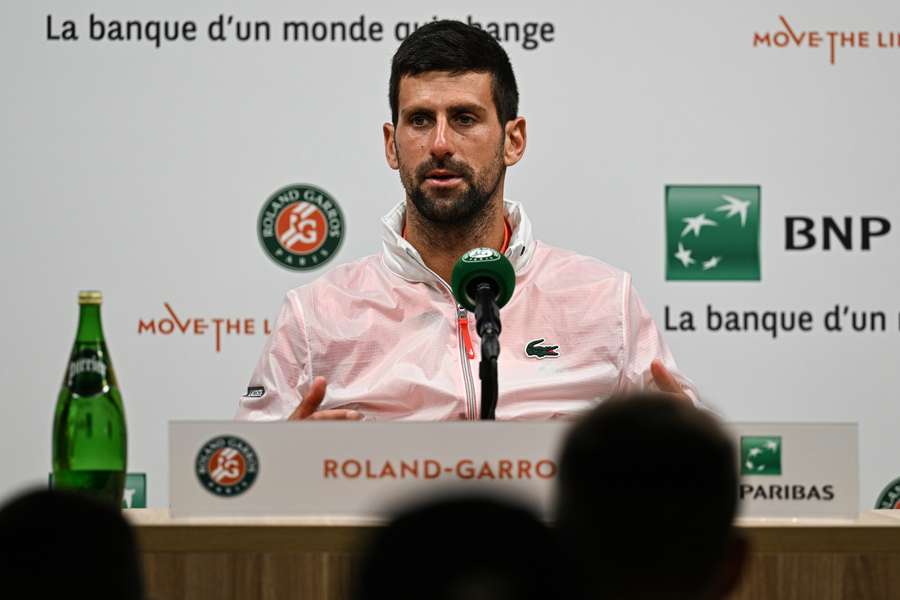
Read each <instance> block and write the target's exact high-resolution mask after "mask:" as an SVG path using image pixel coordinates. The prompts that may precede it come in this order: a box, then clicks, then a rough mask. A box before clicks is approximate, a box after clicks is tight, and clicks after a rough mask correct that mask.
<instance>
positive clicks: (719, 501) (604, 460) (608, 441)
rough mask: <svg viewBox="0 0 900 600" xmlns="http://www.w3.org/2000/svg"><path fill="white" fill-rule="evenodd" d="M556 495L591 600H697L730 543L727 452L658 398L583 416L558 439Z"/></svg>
mask: <svg viewBox="0 0 900 600" xmlns="http://www.w3.org/2000/svg"><path fill="white" fill-rule="evenodd" d="M558 486H559V487H558V490H557V492H558V493H557V524H558V528H559V530H560V534H561V537H562V539H563V540H564V545H565V546H566V547H567V548H568V549H569V551H570V552H571V553H572V556H573V560H575V562H577V563H580V570H581V573H582V581H583V585H584V587H585V588H587V589H589V590H591V591H592V592H591V593H592V594H595V595H597V596H598V597H609V598H619V597H629V598H644V597H658V596H660V594H661V596H662V597H666V598H700V597H703V594H705V593H707V592H708V591H709V587H710V585H711V581H712V580H713V579H714V575H715V574H716V573H717V572H718V567H719V566H720V565H721V564H723V563H724V561H725V558H726V556H728V550H729V548H730V547H731V543H732V541H734V539H735V537H734V536H735V530H734V525H733V521H734V517H735V513H736V510H737V487H738V476H737V458H736V451H735V447H734V443H733V441H732V440H731V437H730V436H729V435H728V434H727V433H726V432H725V431H724V429H723V428H722V427H721V426H720V425H719V423H718V421H717V420H716V419H715V418H714V417H713V416H712V415H710V414H709V413H707V412H705V411H703V410H699V409H696V408H694V407H693V406H691V405H690V403H688V402H686V401H680V400H674V399H672V398H671V397H669V396H666V395H664V394H659V393H640V394H635V395H631V396H620V397H615V398H612V399H610V400H607V401H606V402H604V403H603V404H601V405H600V406H598V407H597V408H595V409H594V410H593V411H592V412H590V413H588V414H587V415H586V416H585V417H584V418H583V420H582V421H580V422H579V423H577V424H576V425H575V426H574V427H573V429H572V431H571V432H570V434H569V436H568V438H567V439H566V442H565V444H564V447H563V452H562V457H561V459H560V464H559V477H558Z"/></svg>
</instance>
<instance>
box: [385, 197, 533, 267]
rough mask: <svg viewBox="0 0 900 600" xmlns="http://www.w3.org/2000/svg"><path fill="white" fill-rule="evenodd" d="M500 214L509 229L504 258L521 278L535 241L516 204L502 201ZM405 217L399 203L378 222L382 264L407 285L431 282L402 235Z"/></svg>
mask: <svg viewBox="0 0 900 600" xmlns="http://www.w3.org/2000/svg"><path fill="white" fill-rule="evenodd" d="M503 211H504V213H505V214H506V221H507V222H508V223H509V226H510V228H511V229H512V235H510V238H509V247H508V248H507V249H506V252H505V255H506V258H508V259H509V262H510V263H512V266H513V269H514V270H515V272H516V275H521V274H523V273H524V271H525V270H526V269H527V267H528V265H529V264H530V263H531V257H532V256H533V255H534V248H535V240H534V236H533V234H532V232H531V221H530V220H529V219H528V215H526V214H525V209H524V208H522V204H521V203H519V202H513V201H512V200H506V199H504V200H503ZM405 215H406V202H405V201H401V202H400V203H399V204H397V205H396V206H394V208H392V209H391V211H390V212H389V213H388V214H386V215H385V216H384V217H382V219H381V225H382V227H381V245H382V248H383V251H382V258H383V259H384V264H385V266H387V268H388V269H390V270H391V271H393V272H394V273H395V274H396V275H398V276H400V277H402V278H403V279H406V280H408V281H434V279H435V274H434V272H432V271H431V270H430V269H429V268H428V267H426V266H425V262H424V261H423V260H422V256H421V255H420V254H419V251H418V250H416V249H415V248H413V245H412V244H410V243H409V242H408V241H406V240H405V239H403V236H402V235H401V232H402V230H403V220H404V218H405Z"/></svg>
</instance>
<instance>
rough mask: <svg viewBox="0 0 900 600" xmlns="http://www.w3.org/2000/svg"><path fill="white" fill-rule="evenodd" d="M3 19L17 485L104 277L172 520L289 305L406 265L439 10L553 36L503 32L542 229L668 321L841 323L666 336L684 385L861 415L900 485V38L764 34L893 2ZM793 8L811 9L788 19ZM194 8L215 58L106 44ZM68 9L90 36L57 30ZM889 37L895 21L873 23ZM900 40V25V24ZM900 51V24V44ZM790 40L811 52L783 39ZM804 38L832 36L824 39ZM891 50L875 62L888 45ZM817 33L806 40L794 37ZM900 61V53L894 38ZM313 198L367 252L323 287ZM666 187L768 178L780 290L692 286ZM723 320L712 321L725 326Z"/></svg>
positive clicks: (828, 25)
mask: <svg viewBox="0 0 900 600" xmlns="http://www.w3.org/2000/svg"><path fill="white" fill-rule="evenodd" d="M432 4H433V6H430V5H428V3H420V2H412V1H404V2H390V3H388V2H384V3H380V4H378V5H375V4H371V3H365V2H361V1H359V0H356V1H354V2H331V3H300V2H292V1H290V0H269V1H267V2H259V1H257V2H250V1H249V0H248V1H246V2H207V3H201V2H194V3H183V2H176V1H174V0H165V1H162V0H160V1H156V2H152V3H151V2H121V1H116V2H112V1H107V0H93V1H88V2H78V3H73V2H62V1H59V2H48V1H43V0H35V1H30V2H15V3H14V2H6V3H4V4H3V5H2V8H0V48H2V52H0V81H2V94H0V98H2V100H0V102H2V117H0V118H2V121H0V122H2V133H3V135H2V139H3V144H2V160H0V193H2V197H3V207H4V218H2V219H0V235H2V244H3V246H2V248H3V252H2V261H3V271H2V273H3V278H4V282H5V286H4V288H5V291H4V293H3V294H2V295H0V315H2V317H0V318H2V326H3V343H2V344H0V365H2V367H0V368H2V381H3V382H4V384H5V389H4V392H5V394H4V400H3V402H2V408H0V439H2V445H3V447H4V448H5V449H6V451H7V456H8V457H9V456H12V457H13V458H12V460H8V461H7V463H6V464H7V467H6V469H5V473H6V476H5V477H4V478H3V480H2V482H0V496H6V495H8V494H9V493H12V492H13V491H14V490H17V489H20V488H21V487H22V486H24V485H26V484H28V483H41V482H45V481H46V474H47V471H48V470H49V466H50V432H51V425H52V412H53V407H54V403H55V400H56V395H57V393H58V390H59V386H60V381H61V379H62V374H63V370H64V369H65V366H66V361H67V356H68V352H69V350H70V348H71V344H72V341H73V339H74V333H75V326H76V320H77V305H76V297H77V292H78V290H80V289H93V288H96V289H100V290H102V291H103V292H104V296H105V302H104V308H103V310H104V314H103V317H104V327H105V331H106V336H107V340H108V343H109V347H110V352H111V355H112V358H113V361H114V365H115V368H116V370H117V373H118V376H119V379H120V382H121V387H122V392H123V397H124V400H125V405H126V412H127V417H128V427H129V437H130V444H129V452H130V456H129V463H130V464H129V467H130V470H132V471H143V472H146V473H147V474H148V477H149V481H148V495H149V502H150V504H151V505H165V504H166V503H167V497H168V490H167V459H166V452H165V451H164V448H165V445H166V439H165V436H166V423H167V422H168V421H169V420H171V419H228V418H231V417H232V415H233V414H234V411H235V407H236V402H237V398H238V397H239V396H240V395H241V394H242V393H243V392H244V390H245V388H246V384H247V380H248V378H249V375H250V372H251V370H252V367H253V365H254V364H255V361H256V359H257V358H258V355H259V352H260V350H261V349H262V346H263V343H264V336H263V335H262V333H261V329H262V323H263V320H264V319H266V318H269V319H271V318H273V317H274V315H275V311H276V309H277V308H278V306H279V305H280V302H281V298H282V295H283V293H284V292H285V290H287V289H289V288H291V287H294V286H297V285H301V284H303V283H305V282H307V281H310V280H311V279H312V278H315V277H317V276H319V275H320V274H321V273H322V272H324V271H327V269H328V268H331V267H333V265H334V264H338V263H341V262H345V261H350V260H353V259H356V258H358V257H360V256H363V255H366V254H370V253H373V252H377V251H379V250H380V242H379V225H378V220H379V218H380V216H381V215H382V214H383V213H385V212H386V211H387V210H388V209H389V207H391V206H392V205H393V204H394V203H395V202H397V201H398V200H400V199H401V198H402V188H401V186H400V183H399V179H398V177H397V175H396V173H395V172H393V171H391V170H389V169H388V167H387V166H386V164H385V161H384V157H383V150H382V137H381V124H382V123H383V122H384V121H386V120H388V119H389V118H390V113H389V109H388V104H387V79H388V74H389V62H390V58H391V55H392V53H393V51H394V50H395V48H396V46H397V44H398V42H396V41H395V40H394V39H393V26H394V24H395V23H397V22H398V21H420V22H421V21H424V20H429V19H430V18H431V17H432V16H433V15H438V16H441V17H450V18H463V19H465V18H466V16H467V15H470V14H471V15H473V18H475V19H476V20H478V21H480V22H483V23H484V22H488V21H500V22H505V21H517V22H520V23H521V22H526V21H536V22H551V23H553V24H554V27H555V35H554V41H552V42H549V43H544V42H541V43H540V45H539V47H538V48H537V49H535V50H525V49H523V48H522V44H521V43H519V44H516V43H505V44H504V46H505V47H506V48H507V50H508V52H509V54H510V57H511V59H512V62H513V66H514V68H515V70H516V74H517V77H518V81H519V86H520V92H521V104H520V112H521V114H523V115H524V116H525V117H526V118H527V119H528V132H529V144H528V150H527V152H526V156H525V159H524V160H523V161H522V162H521V163H520V164H519V165H517V166H516V167H514V168H513V169H512V170H510V172H509V173H508V179H507V182H508V183H507V190H508V192H507V195H508V197H510V198H512V199H515V200H519V201H522V202H523V203H524V204H525V206H526V208H527V210H528V212H529V214H530V216H531V218H532V220H533V221H534V224H535V233H536V235H537V236H538V238H540V239H543V240H544V241H546V242H548V243H551V244H555V245H559V246H564V247H568V248H572V249H575V250H577V251H579V252H582V253H585V254H590V255H594V256H598V257H600V258H602V259H603V260H605V261H607V262H609V263H611V264H614V265H616V266H618V267H621V268H623V269H627V270H629V271H631V272H632V273H633V274H634V280H635V283H636V285H637V287H638V289H639V290H640V292H641V294H642V296H643V298H644V300H645V302H646V303H647V305H648V306H649V307H650V309H651V310H652V312H653V314H654V315H655V316H656V318H657V321H658V323H659V324H660V326H661V327H662V326H663V325H664V323H663V311H664V307H665V306H666V305H669V306H671V307H672V309H673V310H675V311H681V310H693V311H695V312H696V313H698V317H699V316H700V315H701V314H702V312H703V311H704V310H705V306H706V304H707V303H710V304H713V305H715V306H716V308H718V309H732V310H749V309H756V310H810V311H812V312H813V313H814V314H816V316H817V327H816V330H815V331H813V332H809V333H791V334H786V335H783V336H779V337H778V338H777V339H775V340H773V339H772V338H771V337H770V336H769V335H767V334H765V333H762V332H760V333H723V332H718V333H712V332H705V331H702V330H701V331H697V332H693V333H684V332H683V333H676V332H669V333H666V338H667V340H668V342H669V344H670V345H671V346H672V348H673V351H674V353H675V355H676V358H677V359H678V361H679V364H680V367H681V368H682V370H683V371H684V372H685V373H686V374H688V375H689V376H690V377H692V378H693V379H694V380H695V381H696V382H697V384H698V385H699V387H700V389H701V391H702V392H703V393H704V394H705V395H706V397H707V398H708V400H709V401H710V402H711V403H712V404H713V405H715V407H716V408H717V409H718V410H720V411H721V412H722V413H723V414H724V415H725V416H726V418H728V419H730V420H735V421H738V420H739V421H826V422H827V421H855V422H859V424H860V443H861V453H860V456H861V465H860V467H861V500H860V503H861V507H862V508H867V507H871V506H872V505H873V504H874V502H875V496H876V495H877V493H878V491H879V490H880V489H881V488H882V487H883V486H884V485H885V484H886V483H887V482H888V481H890V480H891V479H893V478H894V477H896V476H897V475H900V434H898V428H900V402H898V399H897V389H898V388H900V374H898V373H900V369H898V353H897V350H898V345H900V327H898V312H900V278H898V275H897V267H898V260H897V258H898V250H900V247H898V239H900V237H898V236H900V231H896V230H897V229H900V220H898V217H900V208H898V206H900V202H898V201H900V169H898V168H897V163H898V151H900V111H898V110H897V99H898V97H900V78H898V77H897V73H898V69H900V49H898V48H896V47H895V48H877V47H869V48H842V49H838V51H837V56H836V61H835V64H831V61H830V51H829V48H828V47H827V41H828V38H827V37H826V38H825V42H824V43H823V45H822V47H819V48H809V47H803V48H798V47H794V46H792V45H789V46H788V47H783V48H776V47H772V48H765V47H754V44H753V39H754V33H756V32H761V33H764V32H772V33H774V32H777V31H784V30H785V28H784V26H783V25H782V24H781V22H780V21H779V19H778V17H779V15H782V16H784V17H785V18H786V19H787V20H788V21H789V22H790V24H791V26H792V28H793V30H794V34H795V35H799V32H800V31H807V30H818V31H821V32H826V31H828V30H835V31H860V30H866V31H870V32H878V31H883V32H891V31H892V32H898V31H900V5H898V4H897V3H894V2H886V1H885V2H858V3H847V2H835V1H828V2H825V1H821V0H819V1H816V2H813V1H804V2H791V3H784V2H780V3H775V2H741V3H734V2H729V3H723V2H714V1H711V0H710V1H702V2H701V1H689V2H680V3H671V2H665V1H663V0H659V1H652V2H651V1H636V2H627V3H626V2H620V3H615V4H609V5H606V6H597V5H596V4H593V3H592V4H590V5H588V4H587V3H585V4H583V5H582V4H575V3H572V4H568V3H549V4H548V3H546V2H522V1H517V2H503V3H500V2H496V3H490V4H487V3H484V2H465V1H463V2H458V3H456V4H455V6H456V7H457V8H455V12H453V13H447V12H443V11H442V9H441V7H445V6H447V5H446V3H432ZM788 4H789V5H788ZM220 12H224V13H225V14H226V15H227V14H233V15H235V16H236V17H238V18H241V19H257V20H268V21H271V22H272V23H273V33H274V34H275V38H274V39H273V41H271V42H268V43H251V42H245V43H240V42H236V41H228V42H211V41H208V40H207V39H205V37H204V36H205V24H206V23H207V22H208V21H209V20H211V19H214V18H215V17H217V16H218V14H219V13H220ZM91 13H94V14H95V15H96V16H97V17H99V18H101V19H104V20H109V19H180V20H184V19H193V20H195V21H196V22H197V23H198V26H199V30H200V31H199V35H198V39H197V41H194V42H183V41H179V42H165V43H163V44H162V46H161V47H160V48H156V47H154V45H153V44H152V43H148V42H112V41H105V42H98V41H91V40H90V39H89V36H88V33H89V32H88V29H87V23H88V15H89V14H91ZM48 14H49V15H51V16H52V18H53V27H54V29H55V31H56V33H57V34H58V33H59V31H60V29H61V24H62V22H63V20H65V19H71V20H73V21H74V22H75V23H76V25H77V27H78V34H79V37H80V39H79V40H78V41H61V40H50V39H48V32H47V15H48ZM361 14H364V15H366V19H367V21H369V20H377V21H380V22H382V23H383V24H384V29H385V35H384V41H381V42H345V43H329V42H318V43H316V42H309V43H285V42H282V41H280V39H278V37H279V36H278V34H279V33H280V27H279V23H280V22H281V21H282V20H284V19H297V20H309V21H315V20H325V21H331V20H346V21H352V20H355V19H357V18H358V17H359V16H360V15H361ZM872 35H873V36H874V33H873V34H872ZM895 35H897V34H895ZM898 37H900V36H898ZM780 39H782V40H783V39H784V35H782V38H780ZM804 39H806V38H804ZM869 42H870V45H875V41H874V40H873V39H870V40H869ZM792 43H793V42H792ZM897 43H898V44H900V41H898V42H897ZM295 182H300V183H310V184H313V185H316V186H319V187H321V188H324V189H325V190H327V191H328V192H329V193H330V194H331V195H332V196H333V197H334V198H335V199H336V200H337V202H339V203H340V206H341V208H342V209H343V211H344V215H345V217H346V228H347V235H346V238H345V240H344V243H343V246H342V247H341V249H340V253H339V255H338V256H337V257H336V259H335V260H333V261H332V262H331V263H329V265H328V266H326V267H324V268H322V269H319V270H317V271H311V272H305V273H298V272H291V271H287V270H285V269H283V268H281V267H279V266H277V265H276V264H275V263H274V262H272V261H271V260H270V259H269V258H268V257H267V256H266V255H264V253H263V251H262V248H261V246H260V244H259V241H258V239H257V233H256V220H257V216H258V214H259V211H260V208H261V207H262V205H263V203H264V202H265V200H266V198H267V197H268V196H269V195H270V194H271V193H272V192H274V191H275V190H276V189H278V188H279V187H281V186H283V185H286V184H289V183H295ZM667 184H723V185H728V184H757V185H759V186H761V190H762V196H761V197H762V229H761V255H762V279H761V281H759V282H667V281H666V280H665V271H664V266H665V234H664V227H665V225H664V216H665V214H664V189H665V186H666V185H667ZM786 215H801V216H808V217H811V218H814V219H816V220H819V219H820V218H821V217H822V216H833V217H843V216H853V217H854V218H856V217H859V216H864V215H876V216H882V217H885V218H888V219H890V220H891V221H892V222H893V224H894V227H895V231H893V232H892V233H891V234H890V235H888V236H885V237H882V238H879V239H878V240H876V241H875V243H874V245H873V247H872V250H871V251H868V252H864V251H860V250H859V249H858V248H856V249H854V250H852V251H848V250H843V249H838V250H832V251H830V252H826V251H823V250H822V249H821V248H816V249H813V250H809V251H805V252H787V251H785V243H784V234H785V232H784V217H785V216H786ZM164 303H168V305H169V306H170V307H171V309H172V310H173V311H174V312H175V314H176V315H177V316H178V318H179V319H180V320H182V321H184V320H185V319H187V318H203V319H207V320H211V319H214V318H231V319H236V318H240V319H248V318H252V319H255V334H254V335H237V334H231V335H225V336H223V337H222V339H221V343H220V348H219V351H218V352H217V351H216V341H215V336H214V329H215V327H214V325H213V324H212V322H211V321H210V324H211V328H210V330H209V331H208V332H207V333H206V334H205V335H193V334H182V333H180V332H177V333H173V334H171V335H160V334H157V335H152V334H149V333H147V332H144V333H141V334H139V333H138V324H139V321H140V320H145V321H146V320H150V319H157V320H158V319H163V318H165V317H167V316H169V315H168V313H167V311H166V308H165V307H164ZM838 303H839V304H846V305H850V306H852V307H854V308H858V309H865V310H883V311H885V312H886V313H887V315H888V330H887V331H885V332H874V333H856V332H846V331H845V332H842V333H836V332H825V331H823V328H822V327H821V321H820V319H819V316H820V315H821V313H823V312H824V311H825V310H827V309H829V308H831V307H833V305H835V304H838ZM700 320H702V319H700Z"/></svg>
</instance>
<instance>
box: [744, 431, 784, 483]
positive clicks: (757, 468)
mask: <svg viewBox="0 0 900 600" xmlns="http://www.w3.org/2000/svg"><path fill="white" fill-rule="evenodd" d="M741 475H781V436H780V435H764V436H741Z"/></svg>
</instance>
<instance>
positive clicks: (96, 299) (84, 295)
mask: <svg viewBox="0 0 900 600" xmlns="http://www.w3.org/2000/svg"><path fill="white" fill-rule="evenodd" d="M101 302H103V294H102V293H101V292H98V291H97V290H87V291H81V292H78V304H100V303H101Z"/></svg>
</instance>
